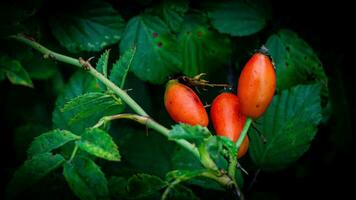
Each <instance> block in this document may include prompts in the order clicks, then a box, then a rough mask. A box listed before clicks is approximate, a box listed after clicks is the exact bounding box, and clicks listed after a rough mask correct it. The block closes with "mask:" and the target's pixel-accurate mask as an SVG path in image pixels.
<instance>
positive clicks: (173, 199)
mask: <svg viewBox="0 0 356 200" xmlns="http://www.w3.org/2000/svg"><path fill="white" fill-rule="evenodd" d="M198 199H199V198H198V197H197V196H195V194H194V193H193V191H192V190H191V189H189V188H188V187H185V186H183V185H175V186H174V187H173V188H172V189H171V191H170V192H169V194H168V196H167V198H166V200H198Z"/></svg>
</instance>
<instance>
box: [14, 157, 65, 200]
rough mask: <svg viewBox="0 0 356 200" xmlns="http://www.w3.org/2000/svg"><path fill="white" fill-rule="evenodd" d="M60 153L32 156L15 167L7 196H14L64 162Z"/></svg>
mask: <svg viewBox="0 0 356 200" xmlns="http://www.w3.org/2000/svg"><path fill="white" fill-rule="evenodd" d="M64 161H65V160H64V158H63V157H62V156H61V155H58V154H57V155H52V154H51V153H44V154H39V155H36V156H33V157H32V158H31V159H29V160H26V161H25V163H24V164H23V165H22V166H21V167H20V168H19V169H17V171H16V172H15V174H14V175H13V177H12V179H11V181H10V183H9V185H8V188H7V195H8V197H15V196H16V195H18V194H20V193H21V192H23V191H24V190H26V189H28V188H29V187H30V186H32V185H33V184H35V183H37V182H38V181H40V180H41V179H42V178H43V177H45V176H46V175H47V174H49V173H50V172H52V171H54V170H55V169H57V168H58V167H60V166H61V165H62V164H63V163H64Z"/></svg>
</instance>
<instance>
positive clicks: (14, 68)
mask: <svg viewBox="0 0 356 200" xmlns="http://www.w3.org/2000/svg"><path fill="white" fill-rule="evenodd" d="M0 71H3V72H2V73H4V74H6V76H7V78H8V79H9V80H10V82H11V83H12V84H16V85H24V86H27V87H33V84H32V81H31V79H30V76H29V75H28V73H27V72H26V70H25V69H24V68H23V67H22V65H21V63H20V62H19V61H18V60H13V59H11V58H9V57H7V56H0Z"/></svg>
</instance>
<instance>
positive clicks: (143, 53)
mask: <svg viewBox="0 0 356 200" xmlns="http://www.w3.org/2000/svg"><path fill="white" fill-rule="evenodd" d="M132 47H136V54H135V57H134V59H133V61H132V66H131V68H130V69H131V71H132V72H134V74H135V75H136V76H138V77H139V78H140V79H142V80H145V81H150V82H151V83H156V84H159V83H163V82H164V81H165V80H166V78H167V76H168V75H171V74H172V73H174V72H177V71H178V66H179V65H180V63H181V62H180V59H179V51H178V47H177V44H176V41H175V39H174V36H173V35H172V34H171V33H170V30H169V28H168V26H167V25H166V24H165V23H164V22H163V21H162V20H161V19H160V18H159V17H155V16H151V15H148V14H143V15H139V16H136V17H134V18H132V19H131V20H130V21H129V22H128V24H127V27H126V31H125V33H124V35H123V38H122V41H121V43H120V51H121V54H123V53H124V52H126V51H127V50H128V49H130V48H132Z"/></svg>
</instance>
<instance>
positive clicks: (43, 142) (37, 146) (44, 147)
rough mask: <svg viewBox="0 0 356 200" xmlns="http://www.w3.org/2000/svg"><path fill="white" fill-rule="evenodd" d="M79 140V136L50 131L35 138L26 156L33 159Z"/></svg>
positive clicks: (66, 132) (63, 131) (67, 132)
mask: <svg viewBox="0 0 356 200" xmlns="http://www.w3.org/2000/svg"><path fill="white" fill-rule="evenodd" d="M79 138H80V136H77V135H75V134H73V133H71V132H69V131H66V130H58V129H57V130H52V131H49V132H47V133H43V134H42V135H40V136H38V137H36V138H35V139H34V141H33V142H32V144H31V145H30V148H29V149H28V151H27V154H28V156H29V157H33V156H35V155H37V154H42V153H48V152H50V151H52V150H54V149H56V148H58V147H61V146H63V145H64V144H66V143H68V142H70V141H73V140H78V139H79Z"/></svg>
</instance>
